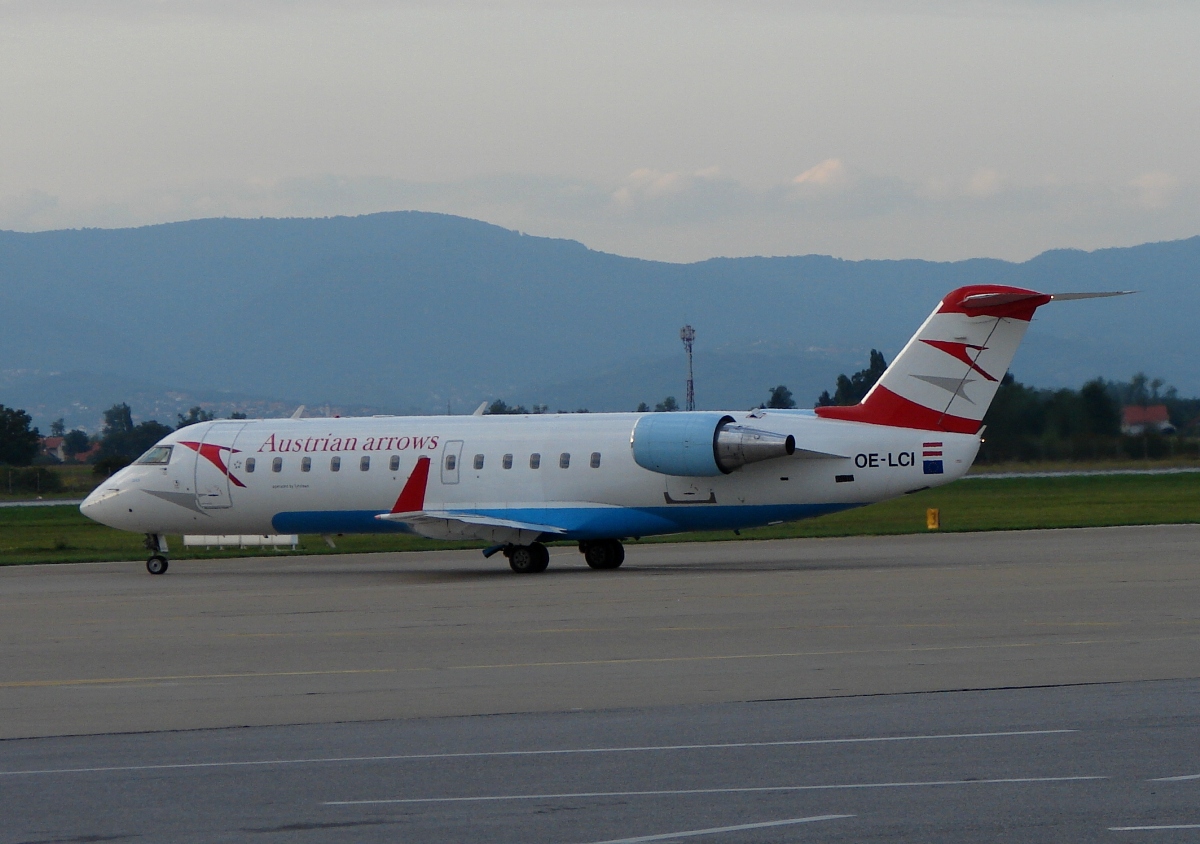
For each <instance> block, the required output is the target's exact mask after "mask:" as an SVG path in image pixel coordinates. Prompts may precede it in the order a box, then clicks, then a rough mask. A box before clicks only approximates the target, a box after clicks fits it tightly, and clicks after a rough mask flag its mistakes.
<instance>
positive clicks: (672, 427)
mask: <svg viewBox="0 0 1200 844" xmlns="http://www.w3.org/2000/svg"><path fill="white" fill-rule="evenodd" d="M734 423H735V420H734V418H733V417H732V416H726V415H724V414H721V413H647V414H646V415H644V416H643V417H642V418H641V419H639V420H638V422H637V424H636V425H634V427H633V435H632V437H631V438H630V445H631V446H632V447H633V459H634V461H635V462H636V463H637V464H638V465H639V466H641V467H642V468H643V469H649V470H650V471H651V472H658V473H660V474H663V475H682V476H685V477H708V476H713V475H728V474H729V473H730V472H732V471H733V470H734V469H738V468H740V467H742V466H745V465H747V464H749V463H759V462H761V461H763V460H773V459H775V458H777V457H787V456H789V455H791V454H794V453H795V451H796V438H795V437H793V436H792V435H791V434H786V435H785V434H773V433H771V432H770V431H760V430H759V429H757V428H748V427H746V426H745V425H737V424H734Z"/></svg>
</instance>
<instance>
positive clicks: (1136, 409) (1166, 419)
mask: <svg viewBox="0 0 1200 844" xmlns="http://www.w3.org/2000/svg"><path fill="white" fill-rule="evenodd" d="M1147 432H1154V433H1157V434H1173V433H1175V426H1174V425H1172V424H1171V416H1170V414H1169V413H1167V406H1166V405H1165V404H1152V405H1149V406H1147V407H1142V406H1141V405H1139V404H1131V405H1126V406H1125V407H1123V408H1121V433H1122V434H1126V435H1128V436H1131V437H1138V436H1141V435H1142V434H1145V433H1147Z"/></svg>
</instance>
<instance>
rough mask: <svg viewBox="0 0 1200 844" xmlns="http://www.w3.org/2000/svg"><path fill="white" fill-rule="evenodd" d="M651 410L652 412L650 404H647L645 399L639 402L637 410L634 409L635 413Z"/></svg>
mask: <svg viewBox="0 0 1200 844" xmlns="http://www.w3.org/2000/svg"><path fill="white" fill-rule="evenodd" d="M649 412H650V405H648V404H646V403H645V402H644V401H642V402H638V406H637V410H635V411H634V413H649Z"/></svg>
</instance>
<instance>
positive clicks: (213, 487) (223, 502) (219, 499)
mask: <svg viewBox="0 0 1200 844" xmlns="http://www.w3.org/2000/svg"><path fill="white" fill-rule="evenodd" d="M245 427H246V423H245V422H215V423H213V424H212V425H210V426H209V428H208V430H206V431H205V432H204V438H203V439H202V440H201V442H200V444H199V447H198V448H197V449H196V503H197V504H198V505H199V506H200V507H202V508H203V509H205V510H219V509H223V508H227V507H232V506H233V498H232V497H231V496H230V489H229V488H230V486H231V484H232V485H236V486H242V483H241V481H239V480H237V478H236V477H233V479H232V481H231V480H230V478H231V476H230V466H231V463H232V462H233V459H234V454H236V451H235V450H234V448H233V444H234V442H235V441H236V440H237V435H238V434H239V433H241V430H242V428H245ZM238 463H239V465H240V461H238Z"/></svg>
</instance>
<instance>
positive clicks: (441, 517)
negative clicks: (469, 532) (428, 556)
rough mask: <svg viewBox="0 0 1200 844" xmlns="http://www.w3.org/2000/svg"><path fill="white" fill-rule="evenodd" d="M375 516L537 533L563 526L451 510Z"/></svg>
mask: <svg viewBox="0 0 1200 844" xmlns="http://www.w3.org/2000/svg"><path fill="white" fill-rule="evenodd" d="M375 518H377V519H379V520H380V521H382V522H404V523H405V524H413V525H415V524H419V523H421V522H433V521H449V522H461V523H463V524H465V525H482V526H484V527H495V528H511V529H513V530H528V531H536V532H538V533H553V534H563V533H566V531H565V530H564V529H563V528H560V527H555V526H554V525H538V524H533V523H532V522H518V521H516V520H514V519H501V518H497V517H496V516H481V515H478V514H476V513H462V512H457V511H452V510H417V511H415V512H409V513H380V514H379V515H378V516H376V517H375Z"/></svg>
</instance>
